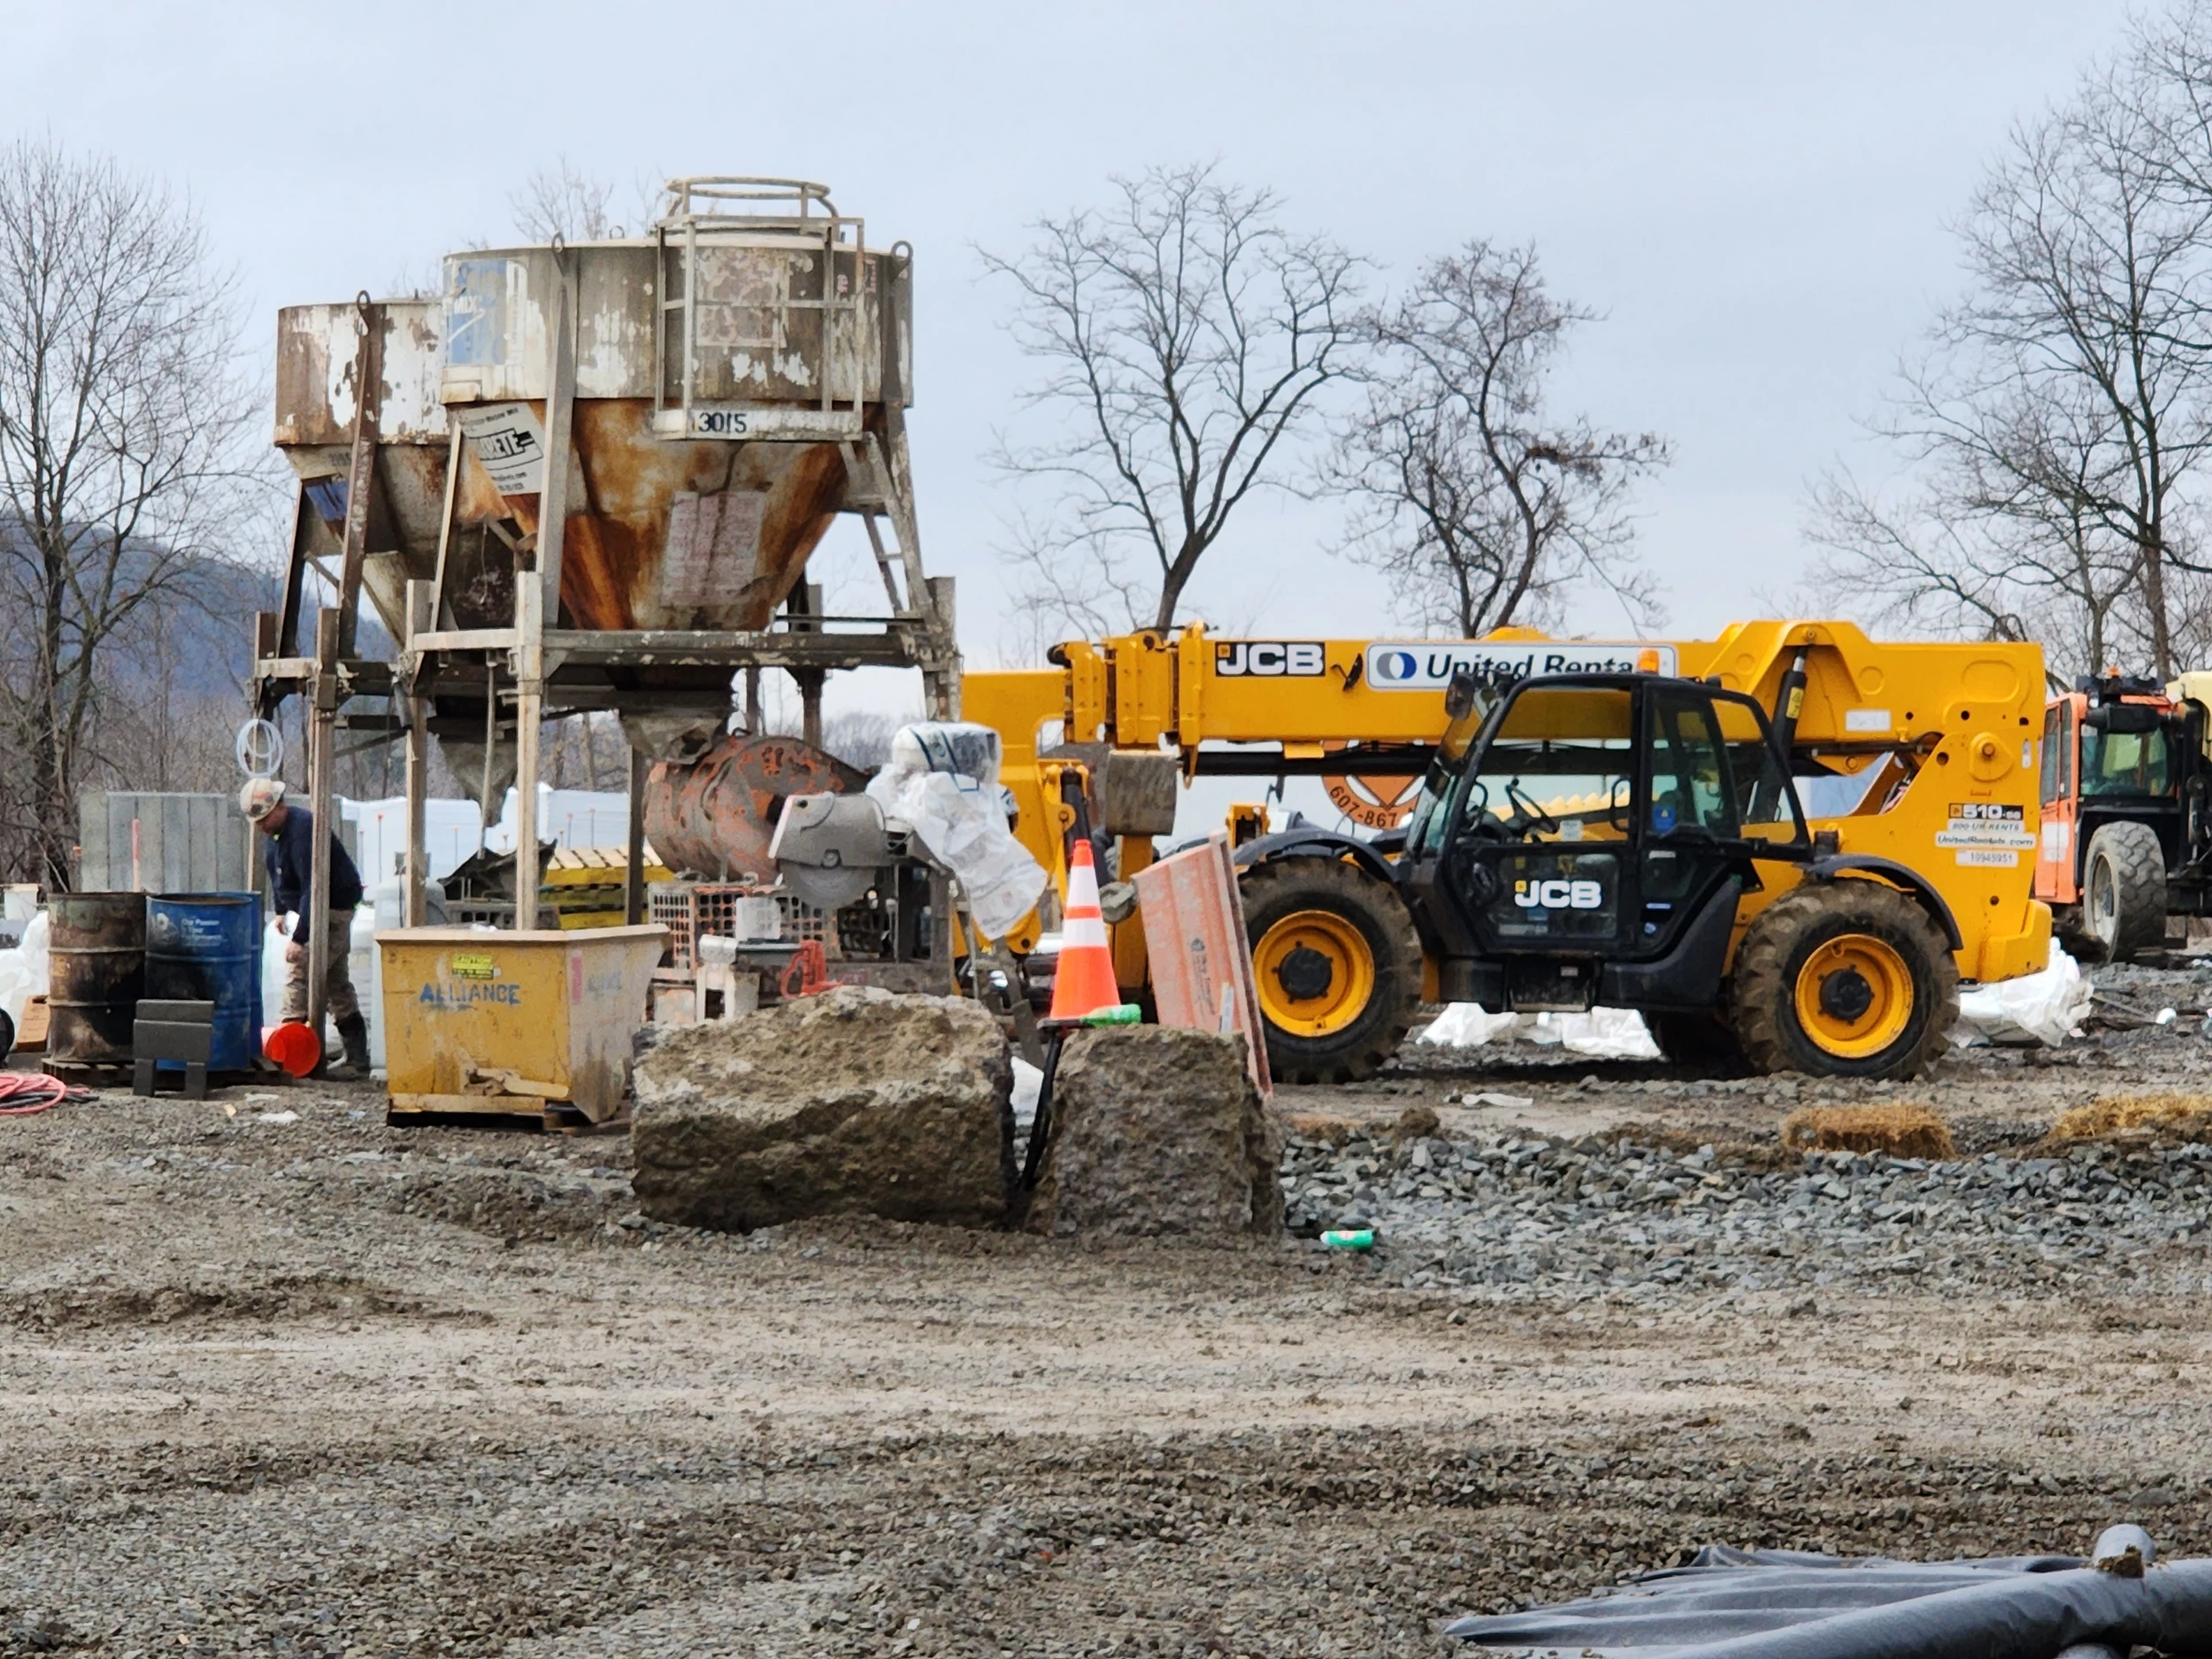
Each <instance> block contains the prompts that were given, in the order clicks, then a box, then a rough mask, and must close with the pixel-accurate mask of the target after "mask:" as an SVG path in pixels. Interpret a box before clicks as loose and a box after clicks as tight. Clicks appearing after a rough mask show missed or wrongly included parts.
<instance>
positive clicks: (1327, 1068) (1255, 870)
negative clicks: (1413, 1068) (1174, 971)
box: [1238, 858, 1421, 1083]
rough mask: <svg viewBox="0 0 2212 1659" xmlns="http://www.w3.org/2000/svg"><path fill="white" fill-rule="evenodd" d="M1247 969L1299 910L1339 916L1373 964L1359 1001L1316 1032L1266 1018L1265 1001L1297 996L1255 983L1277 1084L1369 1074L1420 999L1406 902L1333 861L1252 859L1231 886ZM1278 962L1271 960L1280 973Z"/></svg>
mask: <svg viewBox="0 0 2212 1659" xmlns="http://www.w3.org/2000/svg"><path fill="white" fill-rule="evenodd" d="M1238 887H1239V891H1240V894H1241V895H1242V898H1243V902H1244V927H1245V936H1246V937H1247V938H1248V939H1249V940H1250V941H1251V942H1252V949H1253V953H1254V962H1253V967H1254V970H1255V972H1258V973H1265V972H1269V968H1268V967H1267V965H1266V964H1264V963H1263V959H1262V957H1261V953H1260V946H1261V943H1262V941H1263V940H1265V939H1266V937H1267V934H1268V932H1269V930H1270V929H1271V928H1272V927H1274V926H1276V925H1277V924H1278V923H1279V922H1283V921H1285V920H1286V918H1290V917H1293V916H1294V915H1296V914H1297V913H1298V912H1299V911H1302V910H1320V911H1325V912H1326V913H1328V914H1329V915H1331V916H1335V917H1340V918H1343V920H1344V921H1345V922H1347V923H1348V924H1349V925H1350V926H1351V927H1353V928H1354V929H1356V931H1357V932H1358V934H1359V936H1360V938H1361V939H1362V940H1363V941H1365V943H1366V948H1367V952H1368V955H1369V956H1370V958H1371V961H1372V964H1373V975H1374V979H1373V986H1372V989H1371V992H1370V994H1369V995H1368V996H1367V998H1366V1001H1365V1002H1364V1004H1363V1005H1362V1006H1361V1007H1359V1008H1358V1009H1357V1010H1356V1012H1353V1013H1352V1014H1351V1015H1350V1017H1349V1018H1348V1019H1345V1020H1344V1022H1343V1023H1342V1024H1341V1025H1338V1026H1337V1027H1336V1028H1335V1029H1333V1030H1330V1031H1328V1032H1325V1033H1321V1034H1318V1035H1303V1034H1301V1033H1294V1032H1291V1031H1286V1030H1284V1029H1283V1028H1282V1027H1281V1026H1279V1025H1276V1024H1275V1022H1274V1020H1273V1019H1272V1018H1270V1017H1269V1014H1268V1004H1269V1002H1271V1000H1272V1001H1275V1002H1283V1001H1284V1000H1285V999H1286V998H1288V999H1289V1000H1297V996H1296V994H1295V993H1294V992H1292V991H1291V990H1290V988H1289V987H1286V986H1284V985H1282V984H1276V985H1273V986H1270V985H1263V986H1261V987H1260V1008H1261V1018H1262V1020H1263V1024H1264V1025H1265V1028H1266V1033H1267V1066H1268V1070H1269V1071H1271V1073H1272V1074H1273V1075H1274V1078H1275V1080H1276V1081H1277V1082H1279V1083H1350V1082H1356V1081H1357V1080H1358V1079H1361V1078H1363V1077H1369V1076H1371V1075H1373V1073H1374V1071H1375V1069H1376V1068H1377V1067H1378V1066H1379V1065H1381V1064H1383V1062H1385V1061H1386V1060H1388V1059H1389V1058H1390V1057H1391V1056H1394V1054H1396V1053H1397V1052H1398V1045H1399V1044H1400V1043H1401V1042H1402V1041H1405V1034H1406V1033H1407V1032H1408V1031H1409V1030H1410V1029H1411V1028H1412V1025H1413V1015H1414V1010H1416V1009H1417V1008H1418V1007H1419V1006H1420V1001H1421V941H1420V939H1419V937H1418V936H1417V934H1416V933H1414V931H1413V918H1412V917H1411V916H1410V915H1409V914H1408V912H1407V910H1406V907H1405V902H1404V901H1403V900H1402V899H1401V898H1400V897H1399V896H1398V893H1397V890H1396V889H1395V888H1394V887H1391V886H1390V884H1389V883H1388V882H1386V881H1383V880H1380V879H1378V878H1376V877H1374V876H1371V875H1369V874H1368V873H1367V872H1365V871H1363V870H1362V869H1360V868H1359V867H1358V866H1357V865H1356V864H1347V863H1345V862H1343V861H1342V860H1340V859H1336V858H1284V859H1279V860H1275V861H1272V862H1270V863H1266V864H1255V865H1253V866H1252V867H1251V868H1250V869H1248V870H1247V871H1245V872H1244V874H1243V878H1242V879H1241V880H1240V882H1239V884H1238ZM1283 965H1284V964H1277V966H1276V972H1277V974H1278V978H1280V970H1281V967H1282V966H1283Z"/></svg>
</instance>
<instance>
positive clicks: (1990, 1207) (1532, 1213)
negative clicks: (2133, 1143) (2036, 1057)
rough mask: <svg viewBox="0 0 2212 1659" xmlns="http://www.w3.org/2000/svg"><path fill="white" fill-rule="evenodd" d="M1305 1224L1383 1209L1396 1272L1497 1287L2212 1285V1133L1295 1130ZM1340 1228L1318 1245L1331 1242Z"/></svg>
mask: <svg viewBox="0 0 2212 1659" xmlns="http://www.w3.org/2000/svg"><path fill="white" fill-rule="evenodd" d="M1283 1191H1284V1198H1285V1203H1286V1210H1287V1211H1288V1217H1289V1224H1290V1227H1291V1230H1292V1231H1293V1232H1294V1233H1299V1234H1302V1235H1303V1236H1307V1237H1312V1236H1314V1235H1315V1234H1317V1233H1319V1232H1320V1231H1322V1230H1323V1229H1325V1228H1337V1227H1356V1226H1360V1227H1372V1228H1374V1229H1375V1233H1376V1247H1375V1254H1376V1256H1377V1258H1378V1261H1379V1264H1380V1266H1381V1268H1382V1271H1383V1272H1384V1274H1385V1275H1386V1277H1387V1278H1389V1279H1392V1280H1394V1281H1395V1282H1399V1283H1402V1284H1404V1285H1406V1286H1409V1287H1412V1288H1416V1289H1428V1288H1453V1287H1457V1288H1460V1289H1463V1290H1466V1291H1471V1292H1473V1293H1475V1297H1476V1299H1477V1300H1481V1301H1489V1302H1588V1301H1593V1300H1596V1299H1599V1298H1609V1299H1612V1300H1617V1301H1627V1302H1646V1301H1651V1302H1663V1301H1670V1300H1675V1299H1679V1298H1681V1297H1683V1296H1686V1295H1701V1294H1710V1293H1712V1292H1714V1291H1760V1290H1772V1289H1778V1288H1785V1287H1789V1288H1794V1287H1804V1288H1807V1289H1809V1288H1812V1287H1814V1286H1829V1285H1836V1284H1843V1283H1848V1282H1850V1281H1854V1280H1878V1279H1886V1278H1889V1277H1891V1276H1896V1275H1921V1274H1924V1275H1927V1276H1929V1277H1930V1278H1931V1279H1936V1280H1939V1281H1940V1282H1942V1283H1944V1284H1946V1285H1950V1284H1958V1285H1962V1286H1976V1287H1978V1288H1985V1289H1993V1290H2008V1289H2014V1290H2016V1289H2023V1288H2030V1287H2033V1286H2048V1285H2052V1284H2062V1285H2075V1284H2078V1283H2081V1282H2082V1281H2084V1280H2085V1279H2092V1278H2134V1277H2144V1278H2148V1279H2154V1280H2155V1281H2157V1282H2158V1283H2159V1285H2160V1286H2161V1287H2162V1288H2167V1289H2176V1290H2179V1289H2189V1290H2195V1289H2202V1288H2212V1280H2208V1279H2207V1276H2206V1265H2207V1263H2206V1258H2205V1255H2204V1251H2203V1247H2202V1243H2201V1240H2202V1239H2203V1238H2204V1235H2205V1229H2206V1228H2207V1226H2208V1225H2212V1147H2206V1146H2185V1147H2180V1148H2167V1149H2159V1150H2153V1149H2148V1148H2131V1149H2127V1150H2124V1151H2123V1150H2120V1149H2116V1148H2111V1147H2106V1146H2084V1147H2078V1148H2074V1149H2073V1150H2072V1151H2071V1152H2070V1153H2069V1154H2068V1155H2066V1156H2045V1157H2008V1156H2001V1155H2000V1154H1997V1153H1985V1154H1983V1155H1982V1156H1978V1157H1970V1158H1964V1159H1961V1160H1958V1161H1955V1162H1944V1163H1937V1162H1930V1161H1926V1160H1923V1159H1917V1158H1898V1157H1888V1156H1879V1155H1875V1156H1865V1155H1860V1154H1853V1153H1812V1154H1809V1155H1807V1156H1805V1157H1804V1158H1803V1159H1802V1161H1801V1163H1800V1162H1798V1161H1796V1160H1795V1159H1792V1160H1791V1161H1790V1162H1789V1163H1788V1164H1787V1166H1786V1167H1783V1168H1761V1167H1758V1166H1757V1165H1755V1164H1752V1163H1748V1162H1746V1161H1743V1160H1740V1159H1730V1158H1724V1157H1722V1156H1718V1155H1717V1153H1716V1151H1715V1148H1712V1147H1710V1146H1706V1147H1701V1148H1698V1149H1697V1150H1695V1151H1694V1152H1680V1151H1674V1150H1670V1149H1668V1148H1664V1147H1658V1146H1646V1145H1640V1144H1638V1143H1636V1142H1635V1141H1627V1140H1623V1141H1612V1142H1606V1141H1600V1140H1597V1139H1595V1138H1588V1139H1585V1140H1582V1141H1576V1142H1573V1143H1571V1144H1566V1143H1562V1142H1558V1141H1548V1140H1544V1139H1539V1138H1528V1137H1520V1136H1516V1135H1512V1134H1506V1135H1502V1136H1480V1135H1479V1136H1476V1137H1473V1138H1471V1139H1466V1140H1459V1141H1450V1140H1445V1139H1442V1138H1440V1137H1438V1136H1427V1137H1422V1138H1417V1139H1410V1140H1406V1141H1394V1140H1392V1139H1390V1138H1387V1137H1367V1136H1355V1137H1353V1138H1352V1139H1350V1140H1348V1141H1346V1142H1345V1143H1344V1144H1343V1145H1341V1146H1335V1145H1331V1144H1328V1143H1326V1142H1324V1141H1313V1140H1304V1139H1301V1140H1296V1141H1293V1142H1292V1143H1291V1145H1290V1146H1289V1148H1287V1150H1286V1154H1285V1156H1284V1160H1283ZM1317 1248H1318V1247H1317Z"/></svg>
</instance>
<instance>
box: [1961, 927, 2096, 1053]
mask: <svg viewBox="0 0 2212 1659" xmlns="http://www.w3.org/2000/svg"><path fill="white" fill-rule="evenodd" d="M2091 995H2093V987H2091V985H2090V983H2089V981H2088V980H2086V979H2083V978H2082V977H2081V967H2080V964H2078V963H2077V962H2075V960H2074V959H2073V958H2072V957H2071V956H2068V955H2067V954H2066V953H2065V952H2064V951H2062V950H2061V949H2059V948H2058V947H2057V946H2056V945H2053V946H2052V947H2051V959H2050V961H2049V962H2048V963H2047V964H2045V965H2044V967H2043V969H2042V971H2041V972H2039V973H2024V974H2022V975H2021V976H2020V977H2019V978H2018V979H2000V980H1999V981H1998V982H1997V983H1996V984H1994V985H1975V986H1969V987H1967V988H1966V989H1964V990H1962V991H1961V992H1960V993H1959V1023H1958V1024H1957V1025H1954V1026H1952V1027H1951V1033H1950V1035H1951V1042H1952V1045H1953V1046H1954V1047H1955V1048H1978V1047H1979V1046H1980V1045H1982V1044H1984V1043H2004V1044H2008V1045H2024V1044H2029V1043H2045V1044H2047V1045H2048V1046H2050V1047H2051V1048H2056V1047H2057V1046H2058V1045H2059V1044H2060V1043H2062V1042H2064V1041H2066V1039H2067V1038H2069V1037H2078V1036H2079V1035H2080V1034H2081V1033H2080V1032H2079V1031H2078V1029H2076V1028H2077V1027H2078V1025H2080V1024H2081V1022H2082V1021H2083V1020H2084V1019H2085V1018H2088V1015H2089V999H2090V997H2091Z"/></svg>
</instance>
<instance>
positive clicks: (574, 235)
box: [507, 154, 614, 242]
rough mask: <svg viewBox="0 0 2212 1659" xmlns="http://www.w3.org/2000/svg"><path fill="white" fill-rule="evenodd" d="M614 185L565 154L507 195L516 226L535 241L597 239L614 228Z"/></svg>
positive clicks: (591, 240)
mask: <svg viewBox="0 0 2212 1659" xmlns="http://www.w3.org/2000/svg"><path fill="white" fill-rule="evenodd" d="M613 201H614V186H613V184H612V183H611V181H609V180H605V179H601V178H596V177H594V176H593V175H592V174H590V173H583V172H580V171H579V170H578V169H577V167H576V166H575V165H574V164H572V162H571V161H570V160H569V158H568V157H567V156H566V155H565V154H564V155H562V156H561V157H560V158H559V159H558V160H557V161H556V162H555V163H554V164H553V165H551V166H549V167H540V168H539V169H538V170H537V171H536V172H534V173H532V174H531V175H530V176H529V177H528V178H527V179H526V180H523V182H522V188H519V189H518V190H516V191H515V192H514V193H513V194H512V195H511V196H508V198H507V205H508V207H509V209H510V210H511V211H512V212H513V213H514V216H515V228H516V230H518V231H519V232H520V233H521V234H523V235H525V236H527V237H529V238H530V239H531V240H532V241H534V242H551V241H552V240H553V239H554V238H555V237H556V236H557V237H559V238H560V239H561V240H562V241H563V242H597V241H600V240H602V239H603V238H604V237H606V236H607V235H609V234H611V232H612V231H613V229H614V218H613V212H612V206H611V204H612V203H613Z"/></svg>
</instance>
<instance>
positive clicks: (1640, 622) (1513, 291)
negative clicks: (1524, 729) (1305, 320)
mask: <svg viewBox="0 0 2212 1659" xmlns="http://www.w3.org/2000/svg"><path fill="white" fill-rule="evenodd" d="M1590 320H1593V313H1591V312H1589V311H1584V310H1582V309H1580V308H1579V307H1577V306H1574V305H1571V304H1567V303H1562V302H1560V301H1557V300H1555V299H1553V298H1552V297H1551V296H1550V295H1549V294H1548V293H1547V292H1546V289H1545V286H1544V280H1543V276H1542V273H1541V272H1540V270H1539V268H1538V265H1537V259H1536V252H1535V250H1534V249H1533V248H1513V249H1502V248H1496V247H1494V246H1492V245H1491V244H1490V243H1488V242H1469V243H1468V244H1467V245H1466V246H1465V247H1464V248H1463V249H1462V250H1460V251H1459V252H1458V253H1456V254H1453V255H1448V256H1446V257H1442V258H1438V259H1432V260H1431V261H1429V263H1428V264H1426V265H1424V266H1423V267H1422V269H1421V272H1420V274H1419V276H1418V277H1417V279H1416V280H1415V281H1414V284H1413V286H1412V288H1410V289H1409V290H1408V292H1407V293H1406V294H1405V295H1404V296H1402V297H1401V298H1400V299H1399V300H1398V301H1397V303H1395V304H1394V305H1391V306H1388V307H1386V308H1385V309H1383V310H1381V311H1373V312H1371V313H1368V314H1367V315H1365V316H1364V317H1363V318H1362V319H1360V328H1361V332H1362V334H1363V337H1364V338H1365V339H1366V341H1367V342H1368V343H1369V344H1370V345H1371V347H1372V349H1373V350H1374V353H1375V362H1374V364H1373V366H1372V370H1371V373H1370V374H1369V375H1368V377H1367V380H1368V387H1367V396H1366V400H1365V402H1364V403H1363V405H1362V406H1361V407H1360V408H1359V409H1358V410H1357V411H1356V412H1355V413H1354V414H1352V415H1351V416H1350V417H1349V418H1348V419H1347V420H1346V421H1345V422H1344V424H1343V425H1342V426H1341V427H1340V430H1339V432H1338V434H1337V438H1336V442H1335V445H1334V447H1333V449H1332V450H1331V452H1330V455H1329V457H1328V458H1327V460H1326V461H1325V464H1324V465H1323V467H1322V469H1321V474H1320V484H1321V488H1322V489H1323V490H1324V491H1325V492H1327V493H1330V494H1333V495H1338V496H1340V497H1342V498H1344V499H1346V500H1347V501H1348V502H1349V503H1351V506H1352V513H1353V518H1352V528H1351V534H1350V537H1349V539H1348V543H1347V545H1348V549H1349V550H1350V551H1351V552H1352V553H1353V555H1354V557H1357V558H1359V559H1361V560H1363V562H1365V563H1367V564H1370V565H1373V566H1374V567H1375V568H1377V569H1379V570H1381V571H1384V572H1388V573H1389V574H1390V575H1391V576H1392V577H1393V578H1394V582H1393V591H1394V594H1395V595H1396V596H1397V599H1398V603H1399V606H1400V609H1401V611H1402V613H1403V614H1404V615H1405V616H1406V618H1407V619H1408V620H1409V621H1412V622H1414V623H1417V624H1418V625H1419V626H1425V627H1438V628H1442V629H1445V630H1447V631H1449V632H1453V633H1456V634H1460V635H1462V636H1464V637H1471V636H1474V635H1477V634H1486V633H1487V632H1489V631H1490V630H1491V629H1493V628H1498V627H1503V626H1507V625H1509V624H1512V623H1523V624H1531V623H1537V622H1548V621H1553V620H1555V619H1556V618H1557V616H1558V614H1559V612H1560V611H1561V609H1562V604H1563V597H1564V595H1566V594H1567V592H1568V591H1569V590H1571V588H1575V587H1577V586H1585V587H1594V588H1598V589H1601V590H1602V591H1604V592H1606V593H1609V594H1610V595H1613V596H1614V597H1615V598H1617V600H1618V601H1619V602H1620V603H1621V604H1622V606H1623V608H1624V611H1626V613H1627V616H1628V619H1629V623H1630V626H1632V627H1640V626H1649V625H1651V624H1653V623H1655V622H1656V621H1657V620H1658V618H1659V610H1658V606H1657V603H1656V602H1655V595H1654V590H1653V587H1652V584H1651V581H1650V579H1649V577H1648V576H1647V574H1646V573H1645V572H1641V571H1639V570H1637V569H1636V568H1635V567H1634V565H1633V564H1632V542H1633V539H1634V530H1635V526H1634V522H1633V520H1632V518H1631V517H1630V515H1629V512H1628V495H1629V492H1630V490H1631V489H1632V488H1633V486H1634V484H1635V483H1636V481H1637V480H1639V479H1640V478H1641V477H1643V476H1644V475H1646V474H1647V473H1649V472H1653V471H1655V470H1656V469H1658V468H1659V467H1662V466H1664V465H1666V464H1667V460H1668V449H1667V443H1666V440H1665V439H1663V438H1662V437H1660V436H1659V435H1658V434H1655V433H1648V432H1647V433H1619V432H1609V431H1603V430H1601V429H1599V428H1598V427H1596V426H1593V425H1592V424H1591V422H1590V421H1589V420H1588V419H1586V418H1583V417H1579V416H1578V417H1575V418H1573V419H1557V418H1555V417H1553V416H1552V415H1551V414H1550V413H1549V412H1548V411H1547V409H1546V407H1545V390H1546V380H1547V378H1548V375H1549V373H1550V371H1551V367H1552V364H1553V362H1554V360H1555V358H1556V357H1557V356H1558V353H1559V352H1560V350H1561V349H1562V348H1563V344H1564V342H1565V340H1566V336H1567V334H1568V332H1569V331H1570V330H1571V329H1572V328H1573V327H1574V326H1576V325H1577V324H1578V323H1583V322H1587V321H1590Z"/></svg>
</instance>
